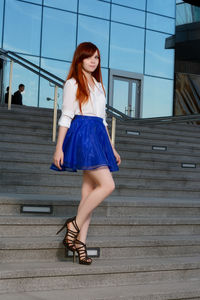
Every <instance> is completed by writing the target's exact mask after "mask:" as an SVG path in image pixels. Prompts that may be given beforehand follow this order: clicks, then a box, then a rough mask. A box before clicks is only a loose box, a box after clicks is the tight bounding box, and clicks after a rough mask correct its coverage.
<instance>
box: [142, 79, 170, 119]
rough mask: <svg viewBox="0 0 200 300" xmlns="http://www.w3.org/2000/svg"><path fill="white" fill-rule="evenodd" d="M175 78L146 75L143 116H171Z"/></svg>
mask: <svg viewBox="0 0 200 300" xmlns="http://www.w3.org/2000/svg"><path fill="white" fill-rule="evenodd" d="M172 110H173V80H167V79H161V78H153V77H149V76H144V92H143V108H142V117H143V118H151V117H163V116H171V115H172Z"/></svg>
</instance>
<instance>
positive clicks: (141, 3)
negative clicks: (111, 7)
mask: <svg viewBox="0 0 200 300" xmlns="http://www.w3.org/2000/svg"><path fill="white" fill-rule="evenodd" d="M112 3H117V4H121V5H126V6H129V7H133V8H140V9H145V3H146V0H113V1H112Z"/></svg>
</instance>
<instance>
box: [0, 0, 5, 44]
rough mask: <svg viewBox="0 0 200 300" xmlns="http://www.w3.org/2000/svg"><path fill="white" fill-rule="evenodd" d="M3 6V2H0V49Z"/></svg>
mask: <svg viewBox="0 0 200 300" xmlns="http://www.w3.org/2000/svg"><path fill="white" fill-rule="evenodd" d="M3 6H4V2H3V1H0V47H1V40H2V26H3Z"/></svg>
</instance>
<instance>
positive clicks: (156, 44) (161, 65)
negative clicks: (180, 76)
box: [145, 30, 174, 78]
mask: <svg viewBox="0 0 200 300" xmlns="http://www.w3.org/2000/svg"><path fill="white" fill-rule="evenodd" d="M168 36H169V35H167V34H164V33H158V32H153V31H149V30H147V32H146V59H145V74H148V75H155V76H160V77H166V78H173V76H174V50H173V49H165V39H166V38H167V37H168Z"/></svg>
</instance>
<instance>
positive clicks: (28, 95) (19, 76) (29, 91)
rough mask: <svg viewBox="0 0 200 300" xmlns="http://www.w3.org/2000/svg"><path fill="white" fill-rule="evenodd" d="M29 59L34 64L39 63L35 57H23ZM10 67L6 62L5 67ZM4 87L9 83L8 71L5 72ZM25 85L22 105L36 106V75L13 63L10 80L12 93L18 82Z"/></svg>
mask: <svg viewBox="0 0 200 300" xmlns="http://www.w3.org/2000/svg"><path fill="white" fill-rule="evenodd" d="M24 58H27V59H29V60H31V61H32V62H33V63H34V64H36V65H38V64H39V58H37V57H31V58H30V57H25V56H24ZM9 68H10V64H8V66H7V69H9ZM5 74H6V79H5V87H7V86H8V85H9V72H6V73H5ZM21 83H22V84H24V85H25V94H23V96H22V102H23V105H28V106H37V103H38V75H36V74H35V73H32V72H31V71H29V70H27V69H25V68H24V67H22V66H20V65H18V64H17V63H14V64H13V80H12V94H14V93H15V92H16V91H17V90H18V86H19V84H21Z"/></svg>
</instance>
